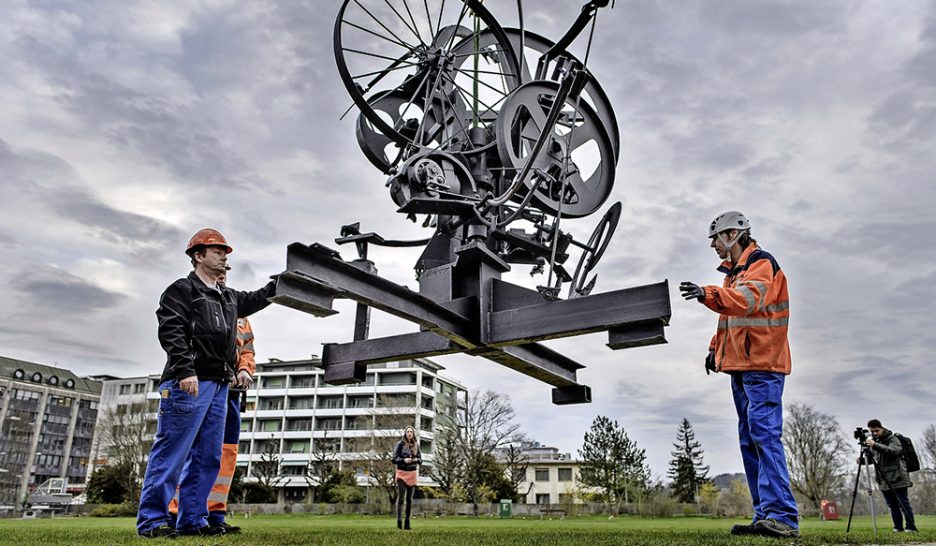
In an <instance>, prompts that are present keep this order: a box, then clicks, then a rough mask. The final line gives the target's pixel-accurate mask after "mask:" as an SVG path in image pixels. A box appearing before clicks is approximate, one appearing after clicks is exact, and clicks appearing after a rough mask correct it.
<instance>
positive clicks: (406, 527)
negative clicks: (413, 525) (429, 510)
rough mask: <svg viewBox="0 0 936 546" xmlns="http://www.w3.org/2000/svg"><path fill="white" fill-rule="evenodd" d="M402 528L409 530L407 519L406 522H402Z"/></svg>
mask: <svg viewBox="0 0 936 546" xmlns="http://www.w3.org/2000/svg"><path fill="white" fill-rule="evenodd" d="M403 529H404V530H406V531H409V530H410V526H409V520H406V523H404V524H403Z"/></svg>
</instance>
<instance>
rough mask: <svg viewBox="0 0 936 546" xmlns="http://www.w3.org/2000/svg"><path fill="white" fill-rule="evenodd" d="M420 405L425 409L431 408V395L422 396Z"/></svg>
mask: <svg viewBox="0 0 936 546" xmlns="http://www.w3.org/2000/svg"><path fill="white" fill-rule="evenodd" d="M422 407H423V409H427V410H431V409H432V397H431V396H423V397H422Z"/></svg>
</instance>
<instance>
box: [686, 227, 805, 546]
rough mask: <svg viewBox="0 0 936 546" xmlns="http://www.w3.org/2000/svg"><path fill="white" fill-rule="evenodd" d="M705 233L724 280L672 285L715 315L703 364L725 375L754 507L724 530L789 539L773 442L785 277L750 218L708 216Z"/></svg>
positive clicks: (790, 501)
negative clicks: (744, 521) (750, 516)
mask: <svg viewBox="0 0 936 546" xmlns="http://www.w3.org/2000/svg"><path fill="white" fill-rule="evenodd" d="M709 238H710V239H711V240H712V244H711V246H712V248H714V249H715V252H716V253H718V256H719V258H721V259H722V260H723V262H722V264H721V266H720V267H719V268H718V270H719V271H721V272H722V273H724V274H725V280H724V283H723V284H722V286H720V287H719V286H699V285H696V284H694V283H691V282H683V283H681V284H680V285H679V289H680V291H681V292H682V295H683V297H684V298H686V299H687V300H691V299H696V300H698V301H699V302H700V303H702V304H703V305H705V306H706V307H708V308H709V309H711V310H712V311H715V312H716V313H718V314H719V317H718V329H717V330H716V332H715V336H714V337H712V341H711V343H710V344H709V354H708V357H706V359H705V370H706V373H709V372H711V371H714V372H724V373H727V374H729V375H730V376H731V391H732V395H733V397H734V403H735V409H736V410H737V412H738V436H739V440H740V444H741V458H742V460H743V461H744V473H745V475H746V476H747V481H748V486H749V488H750V490H751V499H752V501H753V505H754V520H753V522H752V523H751V524H750V525H735V526H734V527H732V528H731V532H732V534H758V535H768V536H777V537H783V538H790V537H797V536H799V530H798V529H799V525H798V523H797V516H798V511H797V508H796V501H795V500H794V498H793V492H792V490H791V489H790V476H789V474H788V472H787V465H786V457H785V455H784V452H783V442H782V441H781V433H782V432H783V403H782V397H783V385H784V380H785V378H786V376H787V375H788V374H789V373H790V345H789V342H788V340H787V328H788V324H789V320H790V296H789V293H788V292H787V281H786V276H785V275H784V274H783V271H782V270H781V269H780V265H779V264H778V263H777V260H775V259H774V257H773V256H772V255H770V254H769V253H767V252H765V251H764V250H761V248H760V247H758V246H757V241H755V240H754V239H753V238H752V237H751V224H750V222H748V219H747V218H745V217H744V215H743V214H741V213H740V212H737V211H729V212H726V213H724V214H721V215H719V216H718V217H716V218H715V220H713V221H712V223H711V225H710V226H709Z"/></svg>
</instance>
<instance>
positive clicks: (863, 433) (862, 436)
mask: <svg viewBox="0 0 936 546" xmlns="http://www.w3.org/2000/svg"><path fill="white" fill-rule="evenodd" d="M869 434H871V431H870V430H868V429H866V428H861V427H856V428H855V439H856V440H858V443H859V444H861V445H864V443H865V440H867V439H868V435H869Z"/></svg>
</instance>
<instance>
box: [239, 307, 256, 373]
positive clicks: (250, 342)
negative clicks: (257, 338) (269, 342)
mask: <svg viewBox="0 0 936 546" xmlns="http://www.w3.org/2000/svg"><path fill="white" fill-rule="evenodd" d="M255 357H256V351H254V335H253V328H251V327H250V322H249V321H248V320H247V319H245V318H239V319H237V371H241V370H247V373H249V374H250V375H251V377H253V374H254V372H255V371H256V369H257V362H256V360H255Z"/></svg>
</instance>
